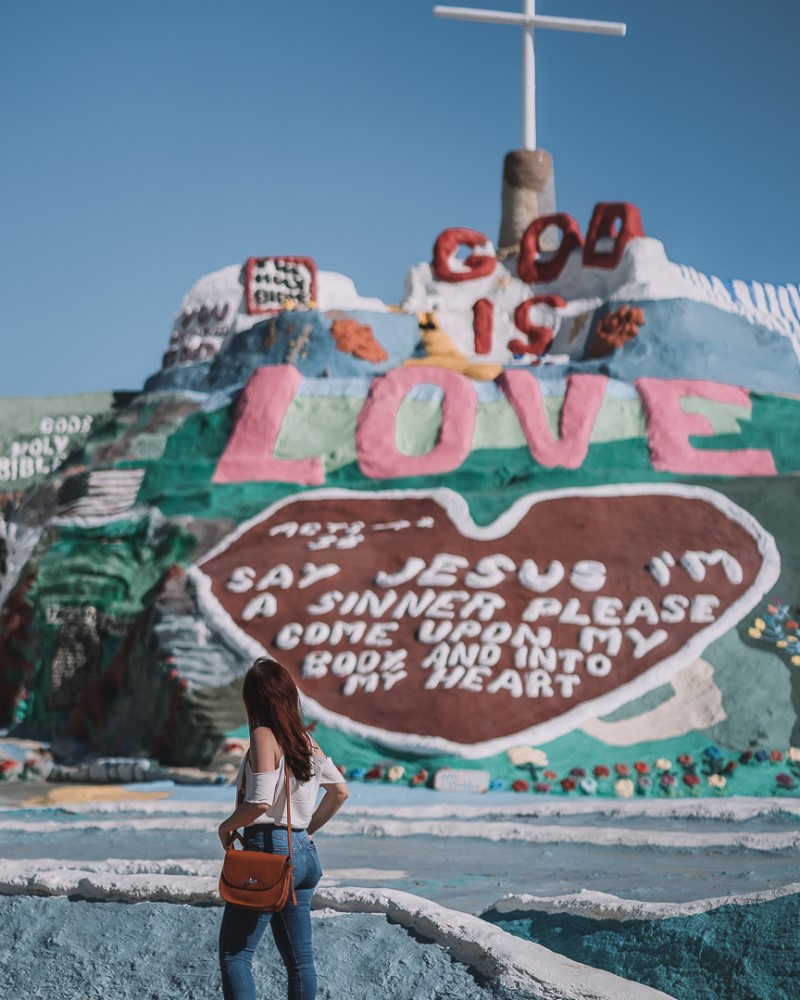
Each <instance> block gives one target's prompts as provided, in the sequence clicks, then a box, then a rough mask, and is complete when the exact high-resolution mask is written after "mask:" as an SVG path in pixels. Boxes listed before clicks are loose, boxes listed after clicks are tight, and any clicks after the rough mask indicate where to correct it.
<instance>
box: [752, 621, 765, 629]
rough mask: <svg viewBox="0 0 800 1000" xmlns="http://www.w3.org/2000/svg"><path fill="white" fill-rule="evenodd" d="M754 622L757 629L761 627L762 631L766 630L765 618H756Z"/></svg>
mask: <svg viewBox="0 0 800 1000" xmlns="http://www.w3.org/2000/svg"><path fill="white" fill-rule="evenodd" d="M754 624H755V626H756V628H757V629H759V630H760V631H762V632H763V631H764V628H765V625H764V619H763V618H756V620H755V623H754Z"/></svg>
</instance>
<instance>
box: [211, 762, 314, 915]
mask: <svg viewBox="0 0 800 1000" xmlns="http://www.w3.org/2000/svg"><path fill="white" fill-rule="evenodd" d="M284 774H285V778H286V826H287V828H288V833H289V854H288V855H286V854H270V853H267V852H266V851H245V850H237V849H236V848H235V847H234V841H235V840H240V841H241V842H242V844H244V840H243V839H242V837H241V835H240V834H239V833H238V831H237V832H236V833H234V835H233V837H232V838H231V842H230V845H229V846H228V849H227V850H226V851H225V860H224V861H223V862H222V873H221V874H220V877H219V894H220V896H222V898H223V899H224V900H225V902H226V903H233V904H234V905H236V906H243V907H245V909H248V910H260V911H261V912H262V913H275V912H276V911H277V910H282V909H283V907H284V906H285V905H286V902H287V900H288V898H289V894H290V893H291V896H292V902H293V903H294V904H295V905H297V898H296V896H295V894H294V867H293V861H292V796H291V791H290V788H289V767H288V765H287V764H286V763H285V762H284ZM241 794H243V791H242V792H241Z"/></svg>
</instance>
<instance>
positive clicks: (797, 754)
mask: <svg viewBox="0 0 800 1000" xmlns="http://www.w3.org/2000/svg"><path fill="white" fill-rule="evenodd" d="M786 756H787V757H788V758H789V760H790V761H792V763H793V764H800V748H798V747H789V749H788V750H787V751H786Z"/></svg>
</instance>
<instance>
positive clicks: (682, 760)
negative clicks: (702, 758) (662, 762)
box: [678, 753, 694, 767]
mask: <svg viewBox="0 0 800 1000" xmlns="http://www.w3.org/2000/svg"><path fill="white" fill-rule="evenodd" d="M678 763H679V764H680V765H681V767H691V765H692V764H694V761H693V760H692V755H691V754H690V753H682V754H679V755H678Z"/></svg>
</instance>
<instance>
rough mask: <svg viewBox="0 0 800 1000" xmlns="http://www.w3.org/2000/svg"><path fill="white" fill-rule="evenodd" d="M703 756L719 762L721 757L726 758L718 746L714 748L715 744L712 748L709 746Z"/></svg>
mask: <svg viewBox="0 0 800 1000" xmlns="http://www.w3.org/2000/svg"><path fill="white" fill-rule="evenodd" d="M703 756H704V757H707V758H708V759H709V760H719V759H720V757H723V756H724V754H723V753H722V751H721V750H720V748H719V747H718V746H714V744H713V743H712V744H711V746H707V747H706V748H705V750H704V751H703Z"/></svg>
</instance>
